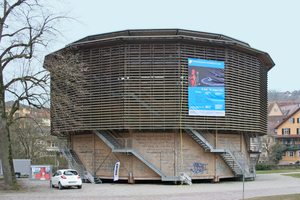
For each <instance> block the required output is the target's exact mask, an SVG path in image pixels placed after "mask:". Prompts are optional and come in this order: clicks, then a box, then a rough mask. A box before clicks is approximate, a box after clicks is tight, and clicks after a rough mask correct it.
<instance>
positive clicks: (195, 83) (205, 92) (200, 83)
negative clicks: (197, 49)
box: [188, 58, 225, 116]
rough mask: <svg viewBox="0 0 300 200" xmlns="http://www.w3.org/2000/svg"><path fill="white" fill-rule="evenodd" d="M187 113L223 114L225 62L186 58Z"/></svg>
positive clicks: (198, 114)
mask: <svg viewBox="0 0 300 200" xmlns="http://www.w3.org/2000/svg"><path fill="white" fill-rule="evenodd" d="M188 66H189V93H188V95H189V96H188V97H189V115H196V116H225V77H224V74H225V73H224V69H225V63H224V62H222V61H214V60H201V59H193V58H188Z"/></svg>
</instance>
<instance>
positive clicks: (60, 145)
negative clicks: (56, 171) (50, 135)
mask: <svg viewBox="0 0 300 200" xmlns="http://www.w3.org/2000/svg"><path fill="white" fill-rule="evenodd" d="M57 142H58V148H59V150H60V151H61V152H62V153H63V155H64V156H65V158H66V160H67V162H68V164H69V165H70V167H71V168H72V169H75V170H77V171H78V173H79V174H80V176H81V178H82V179H86V178H85V174H84V171H85V169H84V167H83V166H82V165H81V164H79V163H78V162H77V161H76V160H75V158H74V157H73V156H72V154H71V153H70V151H69V149H68V147H67V145H66V144H65V142H64V141H63V140H61V139H59V137H57Z"/></svg>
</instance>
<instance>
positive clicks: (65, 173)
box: [64, 171, 78, 176]
mask: <svg viewBox="0 0 300 200" xmlns="http://www.w3.org/2000/svg"><path fill="white" fill-rule="evenodd" d="M64 175H66V176H72V175H78V172H77V171H65V172H64Z"/></svg>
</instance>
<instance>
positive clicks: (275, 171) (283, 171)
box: [256, 169, 300, 174]
mask: <svg viewBox="0 0 300 200" xmlns="http://www.w3.org/2000/svg"><path fill="white" fill-rule="evenodd" d="M289 172H300V169H275V170H259V171H256V174H274V173H289Z"/></svg>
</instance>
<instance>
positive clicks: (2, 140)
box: [0, 94, 19, 190]
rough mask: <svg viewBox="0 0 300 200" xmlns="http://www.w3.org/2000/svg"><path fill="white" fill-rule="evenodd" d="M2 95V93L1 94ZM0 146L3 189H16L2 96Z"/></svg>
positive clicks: (0, 102)
mask: <svg viewBox="0 0 300 200" xmlns="http://www.w3.org/2000/svg"><path fill="white" fill-rule="evenodd" d="M1 96H2V97H4V94H1ZM0 131H1V132H0V146H1V163H2V171H3V175H4V176H3V177H4V184H5V186H4V187H5V189H11V190H18V189H19V187H18V185H17V180H16V177H15V171H14V165H13V159H12V151H11V143H10V135H9V130H8V127H7V119H6V117H5V102H4V98H3V99H2V98H1V99H0Z"/></svg>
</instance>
